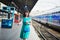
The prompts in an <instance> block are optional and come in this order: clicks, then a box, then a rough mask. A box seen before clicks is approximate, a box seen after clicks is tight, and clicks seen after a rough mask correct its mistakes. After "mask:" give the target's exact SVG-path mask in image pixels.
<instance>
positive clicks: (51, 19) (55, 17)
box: [35, 11, 60, 30]
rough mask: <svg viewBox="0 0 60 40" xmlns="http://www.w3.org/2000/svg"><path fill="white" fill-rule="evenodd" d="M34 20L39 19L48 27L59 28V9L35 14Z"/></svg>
mask: <svg viewBox="0 0 60 40" xmlns="http://www.w3.org/2000/svg"><path fill="white" fill-rule="evenodd" d="M35 20H37V21H41V22H42V23H44V24H47V25H49V27H50V28H54V29H56V30H60V11H57V12H53V13H50V14H44V15H40V16H36V17H35Z"/></svg>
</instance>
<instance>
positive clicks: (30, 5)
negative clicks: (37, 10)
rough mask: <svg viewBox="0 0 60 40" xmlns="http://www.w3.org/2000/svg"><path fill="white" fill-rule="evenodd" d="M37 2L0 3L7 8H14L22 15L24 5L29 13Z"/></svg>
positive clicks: (14, 0) (31, 0) (18, 0)
mask: <svg viewBox="0 0 60 40" xmlns="http://www.w3.org/2000/svg"><path fill="white" fill-rule="evenodd" d="M37 1H38V0H0V2H2V3H4V4H6V5H7V6H14V7H16V10H17V11H19V12H21V13H23V10H24V6H25V5H27V6H28V10H29V11H31V9H32V8H33V7H34V5H35V3H36V2H37Z"/></svg>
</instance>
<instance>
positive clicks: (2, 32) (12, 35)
mask: <svg viewBox="0 0 60 40" xmlns="http://www.w3.org/2000/svg"><path fill="white" fill-rule="evenodd" d="M21 27H22V23H21V24H20V25H19V26H18V25H17V24H15V23H14V24H13V27H12V29H6V28H5V29H4V28H0V40H19V39H20V38H19V36H20V30H21ZM30 29H31V32H30V36H29V38H28V40H40V38H39V37H38V35H37V33H36V32H35V29H34V28H33V26H31V27H30ZM20 40H21V39H20Z"/></svg>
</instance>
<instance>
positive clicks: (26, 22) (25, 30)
mask: <svg viewBox="0 0 60 40" xmlns="http://www.w3.org/2000/svg"><path fill="white" fill-rule="evenodd" d="M30 26H31V18H30V17H29V11H25V12H24V14H23V25H22V29H21V33H20V38H21V39H23V40H26V39H28V38H29V34H30Z"/></svg>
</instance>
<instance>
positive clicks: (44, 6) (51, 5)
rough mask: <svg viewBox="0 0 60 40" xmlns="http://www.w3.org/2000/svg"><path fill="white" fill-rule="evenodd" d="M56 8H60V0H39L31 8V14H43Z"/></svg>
mask: <svg viewBox="0 0 60 40" xmlns="http://www.w3.org/2000/svg"><path fill="white" fill-rule="evenodd" d="M56 10H60V0H38V1H37V3H36V4H35V6H34V7H33V9H32V10H31V12H30V15H31V16H37V15H43V14H46V13H48V12H53V11H56Z"/></svg>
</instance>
